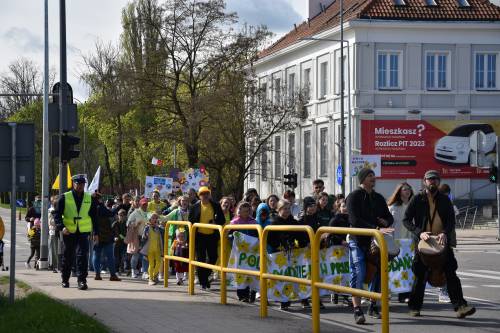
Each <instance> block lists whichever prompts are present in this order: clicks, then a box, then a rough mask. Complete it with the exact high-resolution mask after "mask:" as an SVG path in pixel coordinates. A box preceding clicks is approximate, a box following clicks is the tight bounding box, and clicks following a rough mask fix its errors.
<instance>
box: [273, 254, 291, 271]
mask: <svg viewBox="0 0 500 333" xmlns="http://www.w3.org/2000/svg"><path fill="white" fill-rule="evenodd" d="M275 262H276V265H278V266H279V267H280V268H281V267H283V266H286V264H287V262H288V260H286V256H285V254H284V253H283V252H280V253H278V254H277V255H276V259H275Z"/></svg>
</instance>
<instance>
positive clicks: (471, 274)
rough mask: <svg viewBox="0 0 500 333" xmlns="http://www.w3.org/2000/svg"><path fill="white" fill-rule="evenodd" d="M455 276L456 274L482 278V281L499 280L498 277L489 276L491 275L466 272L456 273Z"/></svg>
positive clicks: (499, 277)
mask: <svg viewBox="0 0 500 333" xmlns="http://www.w3.org/2000/svg"><path fill="white" fill-rule="evenodd" d="M457 274H458V275H465V276H472V277H478V278H483V279H491V280H500V276H491V275H484V274H475V273H466V272H457Z"/></svg>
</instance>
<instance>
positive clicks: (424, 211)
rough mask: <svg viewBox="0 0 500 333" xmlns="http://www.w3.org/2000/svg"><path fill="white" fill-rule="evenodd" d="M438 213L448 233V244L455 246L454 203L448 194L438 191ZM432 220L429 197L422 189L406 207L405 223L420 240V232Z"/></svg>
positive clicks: (416, 238)
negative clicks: (453, 232)
mask: <svg viewBox="0 0 500 333" xmlns="http://www.w3.org/2000/svg"><path fill="white" fill-rule="evenodd" d="M435 204H436V208H437V214H439V217H440V218H441V221H442V223H443V229H444V230H443V232H444V233H445V234H446V236H447V239H448V244H450V245H452V246H453V243H455V244H456V239H453V238H452V230H454V229H455V211H454V209H453V204H452V203H451V201H450V199H449V198H448V196H447V195H445V194H442V193H440V192H437V194H436V197H435ZM430 220H431V214H430V211H429V199H428V197H427V194H426V192H424V191H422V192H420V193H418V194H417V195H414V196H413V198H411V200H410V202H409V204H408V207H407V208H406V212H405V217H404V218H403V224H404V225H405V227H406V229H408V230H409V231H410V232H411V233H412V234H413V239H414V240H415V241H416V242H418V241H419V240H420V234H421V233H422V232H423V231H425V229H426V228H427V224H428V223H429V221H430Z"/></svg>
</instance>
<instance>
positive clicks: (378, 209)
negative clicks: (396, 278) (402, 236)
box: [346, 187, 394, 249]
mask: <svg viewBox="0 0 500 333" xmlns="http://www.w3.org/2000/svg"><path fill="white" fill-rule="evenodd" d="M346 205H347V213H348V215H349V222H350V223H351V226H352V227H353V228H365V229H376V228H381V227H382V228H383V227H388V226H391V225H392V224H393V223H394V218H393V217H392V214H391V212H389V208H388V207H387V203H386V201H385V199H384V197H383V196H382V195H381V194H379V193H377V192H375V191H372V193H370V194H369V193H368V192H366V191H365V190H364V189H363V188H361V187H358V188H357V189H356V190H354V191H352V192H351V193H350V194H349V195H348V196H347V199H346ZM377 218H382V219H384V220H386V221H387V222H388V225H385V226H384V225H380V224H379V222H378V221H377ZM351 239H354V240H356V241H357V242H358V245H359V246H360V247H362V248H365V249H366V248H368V246H369V245H370V237H366V236H354V235H351Z"/></svg>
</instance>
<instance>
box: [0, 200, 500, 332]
mask: <svg viewBox="0 0 500 333" xmlns="http://www.w3.org/2000/svg"><path fill="white" fill-rule="evenodd" d="M0 215H1V216H2V218H3V220H4V222H5V226H6V235H5V237H4V242H5V254H4V262H5V264H6V266H10V263H9V252H10V245H11V243H10V223H9V221H10V212H9V211H8V210H6V209H1V208H0ZM16 234H17V245H16V267H18V268H22V267H24V262H25V260H26V258H27V257H28V255H29V243H28V241H27V238H26V225H25V222H24V221H18V222H17V233H16ZM456 257H457V260H458V265H459V269H458V275H459V277H460V279H461V281H462V288H463V292H464V295H465V298H466V300H467V301H468V302H469V303H470V304H472V305H474V306H476V308H477V313H476V314H475V315H473V316H471V317H469V318H467V319H466V320H463V319H462V320H459V319H457V318H456V317H455V313H454V312H453V309H452V306H451V305H450V304H442V303H438V302H437V289H434V288H430V289H428V290H427V292H426V297H425V302H424V308H423V309H422V317H420V318H411V317H409V316H408V315H407V311H408V309H407V306H406V304H400V303H398V302H397V301H394V298H393V301H392V302H391V305H390V306H391V308H390V328H391V332H407V333H412V332H415V333H417V332H418V333H423V332H436V333H437V332H440V333H441V332H446V331H449V332H450V333H462V332H463V333H465V332H467V333H469V332H492V333H493V332H495V333H498V332H500V269H499V266H500V242H498V241H497V240H496V239H495V238H492V237H465V238H459V246H458V248H457V249H456ZM323 302H324V303H325V305H326V307H327V308H326V309H325V310H322V311H321V321H322V331H325V332H326V331H331V329H332V327H333V328H337V329H334V331H339V332H380V331H381V329H380V320H375V319H372V318H369V317H368V316H367V324H366V325H362V326H359V325H355V324H354V322H353V315H352V310H351V309H350V308H348V307H346V306H344V305H341V304H338V305H334V304H332V303H330V302H329V301H328V299H324V300H323ZM255 306H257V305H255ZM272 306H273V307H274V308H275V309H277V305H275V304H273V305H272ZM278 311H280V310H278ZM289 315H290V316H295V317H300V318H304V319H309V318H310V310H302V309H301V307H300V304H293V305H292V307H291V311H290V313H289ZM450 330H452V331H450Z"/></svg>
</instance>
